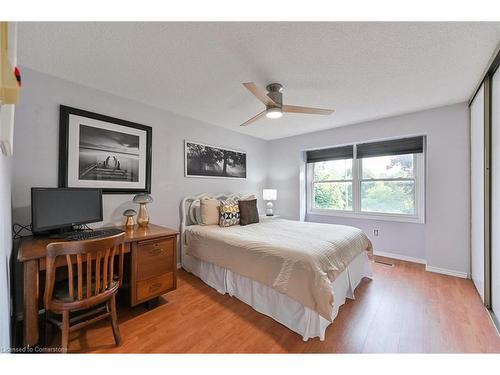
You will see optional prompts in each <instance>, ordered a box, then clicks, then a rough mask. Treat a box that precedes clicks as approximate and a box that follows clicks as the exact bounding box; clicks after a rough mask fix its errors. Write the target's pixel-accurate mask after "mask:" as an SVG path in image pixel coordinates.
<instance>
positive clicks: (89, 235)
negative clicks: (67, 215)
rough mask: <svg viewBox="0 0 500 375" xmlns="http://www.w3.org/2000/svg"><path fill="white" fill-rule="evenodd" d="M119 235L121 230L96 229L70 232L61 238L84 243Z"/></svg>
mask: <svg viewBox="0 0 500 375" xmlns="http://www.w3.org/2000/svg"><path fill="white" fill-rule="evenodd" d="M120 233H123V230H121V229H118V228H110V229H96V230H92V231H76V232H70V233H68V234H67V235H64V237H63V238H64V239H65V240H67V241H84V240H94V239H97V238H104V237H110V236H114V235H117V234H120Z"/></svg>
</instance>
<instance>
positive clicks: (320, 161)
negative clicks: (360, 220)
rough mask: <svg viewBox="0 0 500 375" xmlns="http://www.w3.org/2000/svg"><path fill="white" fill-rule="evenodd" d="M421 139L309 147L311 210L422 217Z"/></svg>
mask: <svg viewBox="0 0 500 375" xmlns="http://www.w3.org/2000/svg"><path fill="white" fill-rule="evenodd" d="M423 141H424V139H423V137H413V138H405V139H401V140H390V141H383V142H372V143H364V144H358V145H352V146H343V147H339V148H331V149H325V150H315V151H314V153H313V152H309V151H308V152H307V161H308V164H307V172H308V177H307V181H308V188H307V194H308V210H309V212H311V213H313V214H326V215H338V216H349V217H364V218H374V219H381V220H396V221H410V222H423V214H424V192H423V190H424V181H423V176H424V173H423V166H424V161H423V160H424V159H423ZM346 147H350V150H351V153H346V152H345V149H346ZM338 149H342V150H344V151H343V152H340V151H338ZM332 158H333V160H332Z"/></svg>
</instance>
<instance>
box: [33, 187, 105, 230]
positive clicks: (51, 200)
mask: <svg viewBox="0 0 500 375" xmlns="http://www.w3.org/2000/svg"><path fill="white" fill-rule="evenodd" d="M31 221H32V223H31V225H32V230H33V232H34V233H40V232H45V231H48V230H53V229H62V228H67V227H70V226H72V225H77V224H86V223H95V222H98V221H102V191H101V189H83V188H82V189H80V188H32V189H31Z"/></svg>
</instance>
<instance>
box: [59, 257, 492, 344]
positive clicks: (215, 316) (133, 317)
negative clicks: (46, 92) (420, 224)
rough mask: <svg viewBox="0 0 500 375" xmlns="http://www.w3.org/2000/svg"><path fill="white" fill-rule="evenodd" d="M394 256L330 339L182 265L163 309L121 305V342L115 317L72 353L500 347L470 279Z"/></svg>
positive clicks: (344, 310)
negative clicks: (278, 318)
mask: <svg viewBox="0 0 500 375" xmlns="http://www.w3.org/2000/svg"><path fill="white" fill-rule="evenodd" d="M390 262H393V263H395V266H394V267H390V266H386V265H382V264H377V263H375V264H374V280H371V281H370V280H366V279H365V280H364V281H363V282H362V283H361V284H360V286H359V287H358V288H357V289H356V300H354V301H352V300H348V302H347V303H346V304H345V305H344V306H342V307H341V308H340V312H339V315H338V317H337V319H336V320H335V321H334V322H333V324H332V325H330V326H329V327H328V329H327V331H326V340H325V341H324V342H321V341H319V339H317V338H316V339H311V340H309V341H307V342H303V341H302V338H301V337H300V336H299V335H298V334H296V333H294V332H292V331H290V330H289V329H288V328H286V327H284V326H282V325H281V324H279V323H277V322H275V321H274V320H272V319H271V318H269V317H267V316H264V315H262V314H260V313H258V312H256V311H255V310H253V309H252V308H251V307H249V306H247V305H246V304H244V303H243V302H240V301H239V300H237V299H236V298H231V297H229V296H228V295H221V294H219V293H218V292H216V291H215V290H214V289H212V288H210V287H209V286H207V285H205V284H204V283H203V282H202V281H201V280H199V279H198V278H196V277H195V276H193V275H191V274H189V273H187V272H185V271H182V270H181V271H179V274H178V276H179V280H178V289H177V290H176V291H174V292H171V293H169V294H168V295H166V296H164V297H162V301H161V302H160V306H158V307H157V308H155V309H153V310H150V311H147V310H146V308H145V307H143V306H138V307H135V308H128V307H122V308H121V309H119V311H118V320H119V322H120V330H121V334H122V339H123V344H122V346H120V347H115V345H114V339H113V333H112V330H111V328H110V327H109V324H107V322H102V324H98V325H96V326H92V327H89V328H88V329H87V330H82V331H81V332H79V333H75V336H71V338H70V352H96V353H375V352H390V353H402V352H404V353H415V352H418V353H420V352H423V353H431V352H432V353H436V352H438V353H443V352H459V353H462V352H464V353H465V352H467V353H469V352H500V338H499V336H498V335H497V333H496V330H495V328H494V326H493V324H492V323H491V321H490V319H489V316H488V313H487V312H486V310H485V309H484V308H483V306H482V304H481V302H480V298H479V295H478V294H477V292H476V290H475V289H474V286H473V284H472V282H471V281H470V280H464V279H459V278H455V277H451V276H444V275H439V274H435V273H430V272H426V271H425V270H424V266H423V265H419V264H415V263H408V262H403V261H394V260H390ZM165 297H166V298H167V299H168V303H167V302H166V301H165V300H164V299H163V298H165ZM56 340H59V338H56ZM58 342H59V341H57V342H56V341H54V344H56V343H58Z"/></svg>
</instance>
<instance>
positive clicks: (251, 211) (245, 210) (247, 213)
mask: <svg viewBox="0 0 500 375" xmlns="http://www.w3.org/2000/svg"><path fill="white" fill-rule="evenodd" d="M238 207H239V208H240V225H248V224H253V223H258V222H259V211H257V199H252V200H240V201H238Z"/></svg>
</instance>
